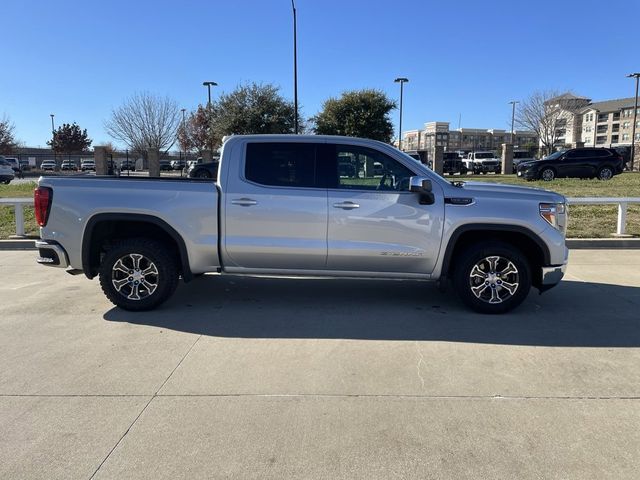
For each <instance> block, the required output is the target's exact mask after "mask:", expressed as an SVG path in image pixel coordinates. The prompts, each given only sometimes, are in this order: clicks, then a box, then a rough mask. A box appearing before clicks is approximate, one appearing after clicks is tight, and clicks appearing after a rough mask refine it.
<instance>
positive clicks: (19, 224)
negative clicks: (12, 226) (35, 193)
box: [0, 197, 33, 237]
mask: <svg viewBox="0 0 640 480" xmlns="http://www.w3.org/2000/svg"><path fill="white" fill-rule="evenodd" d="M2 205H13V207H14V211H15V217H16V237H24V236H26V235H25V234H24V206H25V205H30V206H33V198H28V197H27V198H0V206H2Z"/></svg>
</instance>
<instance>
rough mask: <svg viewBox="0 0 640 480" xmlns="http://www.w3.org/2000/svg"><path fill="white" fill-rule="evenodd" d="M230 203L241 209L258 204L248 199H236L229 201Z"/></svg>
mask: <svg viewBox="0 0 640 480" xmlns="http://www.w3.org/2000/svg"><path fill="white" fill-rule="evenodd" d="M231 203H232V204H234V205H240V206H241V207H250V206H252V205H257V204H258V202H256V201H255V200H252V199H250V198H238V199H237V200H231Z"/></svg>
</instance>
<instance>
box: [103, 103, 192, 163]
mask: <svg viewBox="0 0 640 480" xmlns="http://www.w3.org/2000/svg"><path fill="white" fill-rule="evenodd" d="M179 125H180V110H179V109H178V104H177V103H176V102H175V101H174V100H172V99H171V98H169V97H160V96H157V95H153V94H151V93H149V92H141V93H136V94H134V95H133V96H132V97H130V98H128V99H127V100H126V101H125V102H124V104H122V105H121V106H120V107H118V108H116V109H114V110H113V111H112V112H111V119H109V120H108V121H107V122H105V125H104V128H105V130H106V132H107V133H108V134H109V135H110V136H111V137H113V138H115V139H116V140H120V141H122V142H124V143H125V144H127V146H128V147H129V148H130V149H131V150H132V151H133V152H134V153H137V154H139V155H141V156H142V157H143V158H146V157H147V149H149V148H157V149H158V150H160V151H167V150H169V149H170V148H171V147H172V146H173V144H174V143H175V141H176V136H177V131H178V126H179Z"/></svg>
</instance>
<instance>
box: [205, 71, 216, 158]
mask: <svg viewBox="0 0 640 480" xmlns="http://www.w3.org/2000/svg"><path fill="white" fill-rule="evenodd" d="M202 85H204V86H205V87H207V91H208V93H209V100H208V101H207V116H208V117H209V150H210V151H211V154H212V155H213V138H212V137H213V136H212V135H211V87H212V86H213V87H217V86H218V84H217V83H216V82H202Z"/></svg>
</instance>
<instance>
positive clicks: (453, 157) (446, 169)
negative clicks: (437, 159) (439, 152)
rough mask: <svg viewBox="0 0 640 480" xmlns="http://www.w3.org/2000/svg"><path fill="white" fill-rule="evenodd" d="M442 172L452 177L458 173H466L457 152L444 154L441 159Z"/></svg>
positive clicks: (465, 168)
mask: <svg viewBox="0 0 640 480" xmlns="http://www.w3.org/2000/svg"><path fill="white" fill-rule="evenodd" d="M442 172H443V173H448V174H449V175H453V174H454V173H459V174H461V175H464V174H465V173H467V167H466V166H465V164H464V162H463V161H462V158H461V157H460V154H459V153H458V152H444V153H443V157H442Z"/></svg>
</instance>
